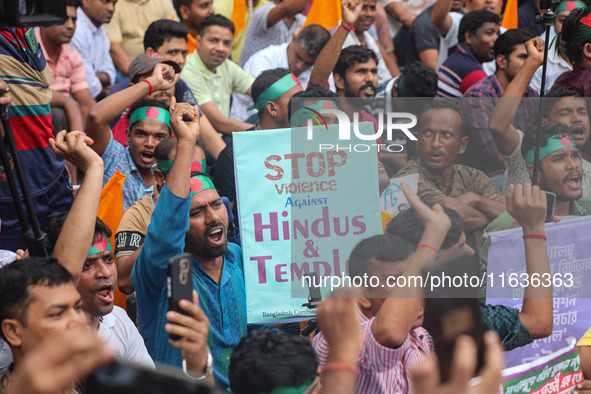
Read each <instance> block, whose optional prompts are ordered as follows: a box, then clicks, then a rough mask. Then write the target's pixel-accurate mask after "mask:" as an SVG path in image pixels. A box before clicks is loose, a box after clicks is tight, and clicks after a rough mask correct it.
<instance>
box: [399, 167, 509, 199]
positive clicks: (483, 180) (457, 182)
mask: <svg viewBox="0 0 591 394" xmlns="http://www.w3.org/2000/svg"><path fill="white" fill-rule="evenodd" d="M417 173H418V174H419V184H418V190H417V194H418V196H419V198H420V199H421V200H422V201H423V202H424V203H426V204H432V203H434V202H435V201H436V200H437V199H438V198H441V197H444V196H445V194H443V192H442V191H441V189H440V186H439V183H438V182H437V180H436V178H435V176H434V175H433V174H431V173H430V172H429V170H428V169H427V167H425V165H424V164H423V163H421V161H420V160H419V159H417V160H412V161H409V162H408V164H407V165H406V167H404V168H403V169H401V170H400V171H398V173H397V174H396V175H395V176H394V177H395V178H398V177H401V176H405V175H411V174H417ZM468 192H472V193H476V194H478V195H479V196H483V197H489V196H492V195H493V194H497V195H498V194H500V192H499V189H497V187H496V186H495V184H494V183H493V182H492V181H491V180H490V178H489V177H487V176H486V174H484V173H483V172H482V171H479V170H477V169H475V168H472V167H467V166H463V165H461V164H455V165H454V170H453V174H452V183H451V186H450V188H449V193H448V194H447V196H448V197H452V198H453V197H457V196H459V195H462V194H464V193H468Z"/></svg>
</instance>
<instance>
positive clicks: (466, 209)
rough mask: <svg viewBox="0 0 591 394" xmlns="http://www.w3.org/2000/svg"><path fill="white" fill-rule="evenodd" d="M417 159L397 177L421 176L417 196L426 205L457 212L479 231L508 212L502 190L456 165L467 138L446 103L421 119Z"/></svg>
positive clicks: (439, 103) (436, 105)
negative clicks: (442, 207) (444, 207)
mask: <svg viewBox="0 0 591 394" xmlns="http://www.w3.org/2000/svg"><path fill="white" fill-rule="evenodd" d="M417 138H418V140H417V151H418V154H419V157H418V159H417V160H413V161H410V162H409V163H408V165H407V166H406V167H404V168H403V169H401V170H400V171H399V172H398V173H397V174H396V175H395V177H396V178H397V177H401V176H405V175H411V174H417V173H418V174H419V184H418V190H417V194H418V195H419V197H420V198H421V200H422V201H423V202H424V203H426V204H433V203H436V202H437V203H439V204H441V205H444V206H447V207H448V208H452V209H454V210H455V211H456V212H458V214H459V215H460V217H461V218H462V221H463V222H464V228H465V229H466V231H474V230H477V229H480V228H482V227H484V226H486V225H487V224H489V223H490V221H491V220H493V219H495V218H496V217H497V216H498V215H499V214H500V213H501V212H503V211H504V210H505V201H504V198H503V197H497V196H499V195H500V192H499V190H498V189H497V187H496V186H495V185H494V183H493V182H492V181H491V180H490V178H489V177H487V176H486V174H484V173H483V172H482V171H479V170H476V169H474V168H472V167H468V166H464V165H461V164H455V161H456V158H457V157H458V155H460V154H462V153H463V152H464V151H465V150H466V146H467V145H468V137H467V136H466V132H465V125H464V122H463V119H462V116H461V114H460V112H459V111H458V109H457V108H456V107H455V106H454V105H453V104H452V103H450V102H448V101H447V100H436V101H434V102H433V103H432V104H431V106H430V107H429V108H427V109H426V110H425V111H424V112H423V113H422V114H421V115H420V117H419V132H418V135H417Z"/></svg>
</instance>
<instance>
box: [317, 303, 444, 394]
mask: <svg viewBox="0 0 591 394" xmlns="http://www.w3.org/2000/svg"><path fill="white" fill-rule="evenodd" d="M359 315H360V320H361V326H362V329H363V337H364V343H365V345H364V346H363V350H362V351H361V354H360V355H359V359H358V367H359V377H358V378H357V384H356V386H355V392H356V393H360V394H373V393H404V394H406V393H412V387H411V380H410V369H411V368H412V367H414V366H416V365H418V364H420V363H422V362H423V361H424V360H425V358H426V356H427V355H428V354H429V353H430V352H431V351H432V350H434V346H433V339H432V338H431V336H430V335H429V333H428V332H427V331H426V330H425V329H424V328H423V327H417V328H415V329H413V330H411V331H410V333H409V334H408V336H407V337H406V340H405V341H404V343H403V344H402V345H401V346H400V347H398V348H396V349H392V348H388V347H385V346H383V345H381V344H380V343H378V341H377V340H376V339H375V337H374V336H373V334H372V332H371V325H372V324H373V321H374V319H375V318H372V319H368V318H367V317H365V316H363V314H362V313H361V312H360V313H359ZM313 345H314V350H316V355H317V356H318V362H319V365H320V367H323V366H324V365H325V364H326V360H327V358H328V343H327V342H326V339H325V337H324V334H323V333H322V332H321V333H320V334H318V335H316V337H314V341H313Z"/></svg>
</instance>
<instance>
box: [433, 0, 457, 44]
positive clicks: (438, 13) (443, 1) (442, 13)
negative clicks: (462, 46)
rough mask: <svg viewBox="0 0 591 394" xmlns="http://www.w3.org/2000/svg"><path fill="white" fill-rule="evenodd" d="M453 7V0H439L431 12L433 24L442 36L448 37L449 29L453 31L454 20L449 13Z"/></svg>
mask: <svg viewBox="0 0 591 394" xmlns="http://www.w3.org/2000/svg"><path fill="white" fill-rule="evenodd" d="M452 5H453V0H437V2H436V3H435V7H433V11H432V12H431V22H433V24H434V25H435V27H436V28H437V31H439V34H441V35H442V36H446V35H447V33H448V32H449V29H451V25H452V19H451V16H450V15H449V12H450V11H451V7H452Z"/></svg>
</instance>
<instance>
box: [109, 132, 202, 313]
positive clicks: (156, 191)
mask: <svg viewBox="0 0 591 394" xmlns="http://www.w3.org/2000/svg"><path fill="white" fill-rule="evenodd" d="M176 144H177V139H176V137H169V138H167V139H165V140H164V141H162V142H161V143H159V144H158V146H156V149H155V150H154V157H155V158H156V164H155V166H154V168H153V171H154V178H155V179H156V185H155V187H154V188H153V192H152V193H151V194H149V195H147V196H144V197H142V198H140V199H139V200H138V201H137V202H136V203H135V204H133V205H132V206H131V207H129V209H128V210H126V211H125V212H123V216H122V217H121V221H120V222H119V227H118V228H117V233H116V234H115V257H116V258H117V272H118V280H117V285H118V286H119V290H121V292H122V293H124V294H128V295H129V294H131V293H133V291H134V290H135V288H134V287H133V283H132V282H131V268H132V267H133V264H135V260H136V259H137V256H138V254H139V251H140V248H141V247H142V245H143V243H144V238H145V237H146V234H147V233H148V225H149V224H150V221H151V217H152V213H153V212H154V207H155V206H156V204H157V203H158V196H159V195H160V190H162V186H164V183H165V182H166V179H167V178H168V174H170V170H171V168H172V164H173V162H174V157H175V155H176ZM192 160H193V161H192V164H191V173H192V174H194V173H197V172H205V152H204V151H203V148H201V146H200V145H199V144H196V145H195V149H194V151H193V158H192ZM127 311H128V313H129V312H130V308H129V305H128V308H127Z"/></svg>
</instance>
